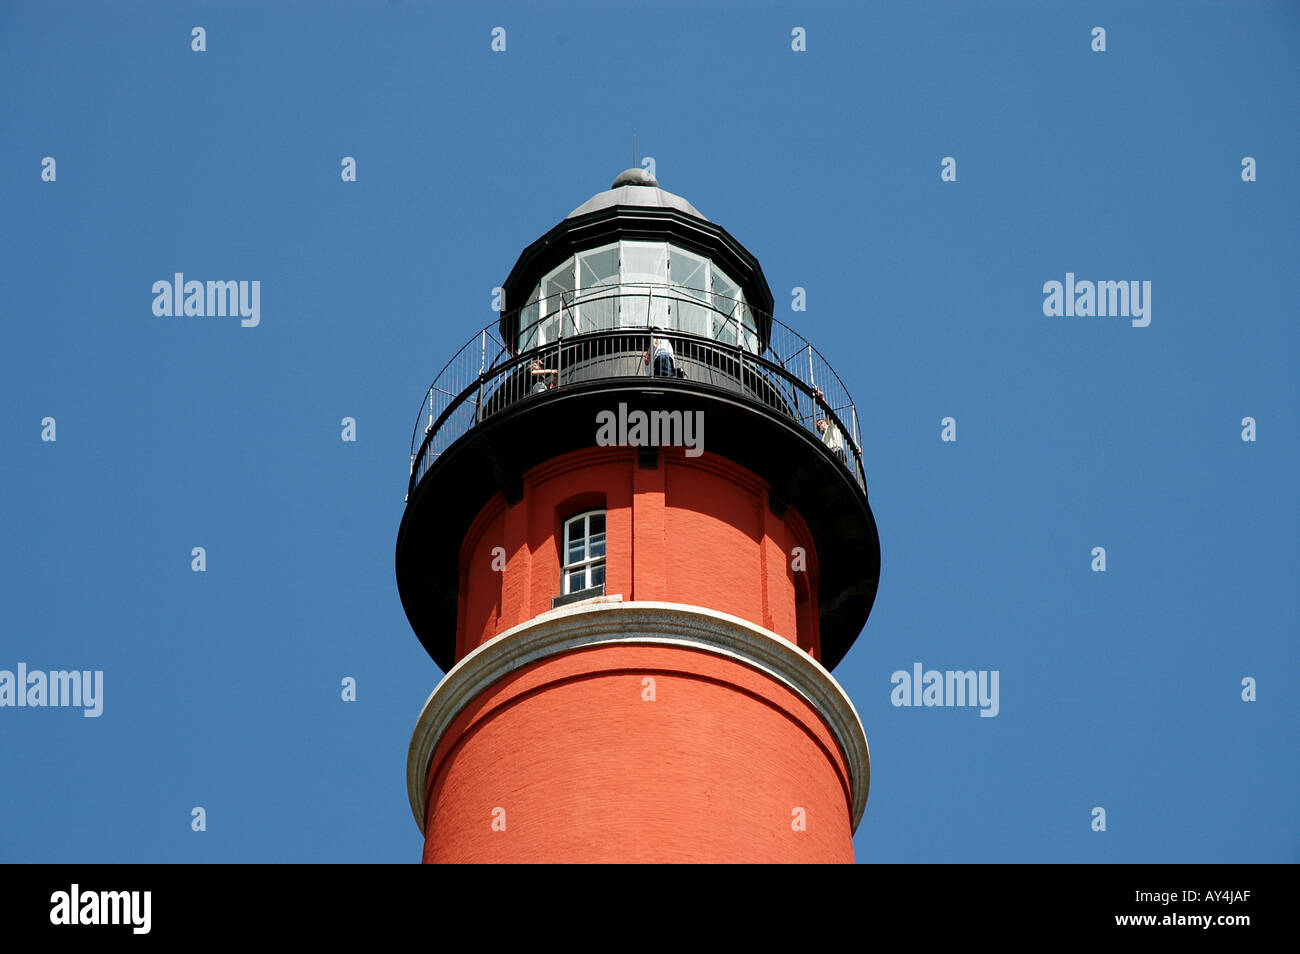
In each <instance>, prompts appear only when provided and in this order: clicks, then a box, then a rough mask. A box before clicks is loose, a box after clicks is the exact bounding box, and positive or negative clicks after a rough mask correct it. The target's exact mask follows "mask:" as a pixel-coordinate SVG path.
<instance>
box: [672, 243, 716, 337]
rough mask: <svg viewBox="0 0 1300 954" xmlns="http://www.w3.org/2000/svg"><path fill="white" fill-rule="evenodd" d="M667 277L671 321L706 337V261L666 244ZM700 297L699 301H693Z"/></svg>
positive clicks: (707, 269)
mask: <svg viewBox="0 0 1300 954" xmlns="http://www.w3.org/2000/svg"><path fill="white" fill-rule="evenodd" d="M668 277H669V280H670V281H671V282H672V284H673V289H672V293H673V298H674V301H673V302H672V305H671V307H670V310H671V311H672V312H674V313H675V315H676V321H674V322H673V324H674V325H675V326H676V328H677V329H678V330H679V331H686V332H689V333H690V334H693V335H700V336H702V337H708V334H709V312H708V308H707V305H708V301H709V262H708V259H705V258H701V257H700V256H698V255H692V254H691V253H690V252H686V251H683V250H682V249H680V248H674V247H672V246H669V247H668ZM695 301H699V302H700V304H698V305H696V304H694V302H695Z"/></svg>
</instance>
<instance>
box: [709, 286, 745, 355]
mask: <svg viewBox="0 0 1300 954" xmlns="http://www.w3.org/2000/svg"><path fill="white" fill-rule="evenodd" d="M740 306H741V301H740V286H738V285H737V284H736V283H735V282H733V281H732V280H731V279H730V278H728V277H727V276H726V275H724V274H723V273H722V272H721V271H719V270H718V269H716V268H715V269H714V270H713V307H714V309H715V310H714V311H713V313H712V315H711V316H710V317H711V318H712V319H713V337H714V338H717V339H718V340H719V341H725V342H726V343H727V344H733V345H734V344H735V343H736V341H737V337H736V336H737V333H738V332H739V330H740V329H739V328H738V327H737V323H738V322H739V320H740Z"/></svg>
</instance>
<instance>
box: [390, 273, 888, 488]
mask: <svg viewBox="0 0 1300 954" xmlns="http://www.w3.org/2000/svg"><path fill="white" fill-rule="evenodd" d="M747 307H748V306H742V305H740V304H739V303H736V302H732V301H730V300H729V299H719V298H718V296H712V295H708V294H707V293H703V292H695V291H693V290H690V289H682V288H678V287H676V286H671V285H635V286H633V285H627V284H623V285H609V286H604V287H600V288H597V289H593V290H589V291H586V292H581V293H575V292H563V293H560V294H559V295H557V296H553V300H550V301H548V300H543V301H542V302H540V303H538V304H537V305H535V306H534V305H533V304H532V303H530V307H529V311H528V315H529V317H530V318H531V317H532V315H533V314H537V313H541V312H549V313H548V314H543V315H542V316H541V317H538V318H537V319H536V320H532V321H530V322H529V323H528V324H526V325H524V326H523V327H522V328H520V330H519V333H518V337H517V339H516V340H517V341H523V342H527V343H528V344H529V345H530V346H527V347H526V348H525V350H521V351H519V350H515V348H513V347H511V345H510V344H507V343H506V342H503V341H502V340H501V338H500V334H499V331H498V327H499V322H497V321H494V322H493V323H492V324H490V325H488V326H487V327H486V328H484V329H483V330H482V331H480V332H478V333H477V334H476V335H474V337H473V338H471V339H470V340H469V341H467V342H465V344H464V345H463V346H462V347H461V349H460V350H459V351H457V352H456V354H455V355H454V356H453V357H452V358H451V360H449V361H448V362H447V364H446V365H445V366H444V367H443V369H442V370H441V371H440V372H439V373H438V375H437V377H436V378H435V379H434V381H433V384H432V385H430V386H429V389H428V391H427V392H426V393H425V397H424V400H423V402H422V404H421V408H420V416H419V417H418V418H417V420H416V425H415V428H414V430H413V432H412V435H411V458H410V481H409V485H408V488H407V493H408V498H409V494H410V492H411V491H413V490H414V489H415V486H416V484H418V483H419V482H420V478H422V477H423V476H424V474H425V472H426V471H427V470H428V469H429V467H430V466H431V465H432V463H433V462H434V461H435V460H436V459H437V458H438V455H439V454H441V453H443V452H444V451H446V450H447V448H449V447H450V446H451V445H452V444H453V443H454V442H455V441H456V440H458V439H459V438H461V437H462V436H464V435H465V434H467V433H468V432H469V431H470V430H472V429H473V428H474V427H475V426H477V425H478V424H480V423H482V422H483V421H485V420H487V419H488V418H490V417H492V416H493V415H494V414H497V413H499V412H500V411H502V410H504V409H505V408H508V407H514V406H515V405H516V404H518V402H521V401H526V400H529V399H531V398H534V397H537V396H541V395H545V394H546V393H548V392H550V391H551V390H552V389H556V388H558V389H564V388H567V387H570V386H573V385H576V384H579V383H582V382H586V381H592V380H597V379H607V378H620V377H622V378H627V377H645V376H647V375H651V376H653V374H654V372H655V371H656V370H658V371H660V372H661V373H662V372H664V371H666V370H667V369H666V368H665V367H664V366H663V365H662V364H661V365H660V366H659V367H658V368H657V369H656V365H655V363H654V361H653V356H652V354H651V338H652V335H653V336H654V337H655V338H660V339H664V340H666V341H667V342H668V343H669V345H670V347H671V350H672V354H673V362H672V365H673V367H672V371H673V376H674V377H675V378H681V379H684V380H685V381H688V382H701V383H706V384H709V385H712V386H714V387H718V388H722V389H724V390H727V391H731V392H733V393H734V394H736V395H738V396H740V397H742V398H744V399H747V400H749V401H751V402H754V403H756V404H758V405H761V406H763V407H764V408H766V409H767V410H769V411H772V412H775V413H778V414H781V415H783V416H785V417H787V418H789V419H790V420H792V421H795V422H796V423H798V424H799V426H801V427H803V428H804V429H805V430H808V431H810V432H811V433H812V434H813V435H814V436H815V437H817V438H818V439H820V440H821V441H822V442H823V443H824V444H825V445H826V446H827V447H828V448H829V449H830V450H831V452H832V455H833V456H834V457H835V458H836V459H838V460H839V461H840V463H841V464H842V465H843V466H844V467H845V469H847V470H848V471H849V473H850V474H851V475H852V476H853V479H854V480H855V481H856V482H857V484H858V486H859V487H862V488H863V489H864V490H865V489H866V480H865V477H864V472H863V466H862V441H861V436H860V433H859V424H858V415H857V409H856V407H855V406H854V404H853V401H852V399H851V398H850V397H849V394H848V391H847V389H846V388H845V387H844V383H843V382H842V381H841V380H840V378H839V375H838V374H836V373H835V371H834V369H833V368H831V366H830V364H829V363H828V362H827V361H826V359H825V358H824V357H823V356H822V354H821V353H820V352H819V351H818V350H817V349H816V348H814V347H813V346H812V345H811V344H809V343H808V342H807V341H806V340H804V338H803V337H802V336H800V335H799V334H798V332H796V331H794V330H793V329H792V328H790V327H788V326H786V325H784V324H782V323H781V322H779V321H777V320H776V319H772V322H771V334H770V336H769V339H768V341H767V342H766V344H764V345H763V346H762V347H761V348H760V346H759V344H760V343H759V340H758V337H757V334H756V333H755V331H754V330H753V326H752V324H751V323H750V321H748V320H745V318H746V317H747V315H745V316H744V317H742V314H743V313H742V308H746V309H747ZM681 324H685V325H688V326H690V327H693V328H695V329H696V332H698V333H692V332H688V331H682V330H676V329H675V328H674V327H672V326H673V325H679V326H680V325H681ZM652 325H657V326H658V327H659V328H660V329H662V330H659V331H653V332H652V331H651V326H652ZM660 380H661V381H662V379H660Z"/></svg>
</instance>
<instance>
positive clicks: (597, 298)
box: [396, 169, 880, 862]
mask: <svg viewBox="0 0 1300 954" xmlns="http://www.w3.org/2000/svg"><path fill="white" fill-rule="evenodd" d="M503 287H504V302H505V307H504V308H503V310H502V311H501V315H500V320H499V321H496V322H493V323H492V324H491V325H490V326H488V327H487V328H484V329H482V330H481V331H478V332H476V333H474V335H473V336H472V337H471V338H470V339H469V341H468V342H467V343H466V344H465V345H464V347H463V348H461V350H460V351H459V352H458V353H457V354H456V355H455V356H454V357H453V358H452V359H451V360H450V361H448V362H447V365H446V366H445V367H444V368H443V369H442V371H441V372H440V373H439V374H438V376H437V378H436V379H435V380H434V382H433V384H432V386H431V387H430V388H429V391H428V393H427V394H426V395H425V398H424V402H423V404H422V407H421V411H420V416H419V420H418V422H417V424H416V428H415V433H414V435H413V438H412V445H411V477H410V485H409V488H408V493H407V504H406V510H405V513H404V515H403V517H402V522H401V528H400V530H399V531H398V538H397V557H396V565H397V583H398V589H399V592H400V594H401V599H402V605H403V607H404V608H405V610H406V615H407V618H408V619H409V620H410V622H411V626H412V628H413V629H414V631H415V633H416V635H417V636H418V637H419V639H420V642H421V643H422V644H423V645H424V647H425V648H426V649H427V650H428V652H429V655H430V656H432V657H433V660H434V662H436V663H437V664H438V665H439V666H440V667H441V668H442V669H443V670H445V671H446V676H445V677H444V678H443V679H442V681H441V682H440V683H439V684H438V685H437V687H436V688H435V689H434V690H433V693H432V695H430V697H429V700H428V702H427V703H426V704H425V706H424V709H423V711H422V712H421V714H420V717H419V720H418V722H417V723H416V727H415V733H414V736H413V737H412V739H411V746H410V754H409V757H408V760H407V788H408V794H409V797H410V803H411V808H412V810H413V811H414V814H415V820H416V823H417V824H418V825H419V826H420V830H421V832H422V833H423V835H424V860H425V861H426V862H851V861H852V860H853V843H852V836H853V832H854V830H855V829H856V827H857V825H858V823H859V821H860V819H861V817H862V813H863V809H864V807H865V805H866V800H867V789H868V784H869V781H870V759H869V756H868V751H867V740H866V736H865V734H864V732H863V728H862V724H861V722H860V721H859V719H858V716H857V713H856V711H855V710H854V708H853V704H852V703H851V702H850V701H849V699H848V697H847V695H846V694H845V693H844V691H843V689H841V688H840V685H839V684H838V683H837V682H836V681H835V679H834V678H833V677H832V676H831V673H830V670H831V669H833V668H834V667H835V665H836V664H837V663H838V662H839V661H840V660H841V659H842V658H843V657H844V654H845V653H846V652H847V651H848V649H849V647H850V646H851V645H852V643H853V640H854V639H855V638H856V637H857V635H858V633H859V632H860V631H861V630H862V628H863V626H864V624H865V623H866V620H867V616H868V614H869V613H870V611H871V605H872V602H873V600H874V599H875V594H876V585H877V580H878V577H879V572H880V543H879V538H878V536H877V532H876V525H875V520H874V519H873V517H872V513H871V508H870V507H869V506H868V504H867V488H866V480H865V476H864V472H863V467H862V451H861V441H860V437H859V422H858V417H857V412H856V409H855V407H854V405H853V402H852V400H851V398H850V397H849V394H848V392H847V391H846V390H845V388H844V385H843V384H842V383H841V381H840V379H839V377H838V376H837V375H836V373H835V371H834V370H833V369H832V368H831V366H830V364H829V363H828V362H827V361H826V359H825V358H824V357H823V356H822V354H821V352H819V351H818V350H817V349H816V348H815V347H814V346H813V345H812V344H810V343H809V342H807V341H805V340H804V339H803V338H802V337H801V336H800V335H799V334H798V333H797V332H796V331H794V330H793V329H791V328H789V327H786V326H785V325H783V324H781V323H780V322H778V321H777V320H776V319H775V318H773V316H772V304H773V300H772V293H771V290H770V289H769V288H768V284H767V280H766V279H765V278H764V276H763V271H762V269H761V268H760V266H759V263H758V261H757V259H755V258H754V256H753V255H751V254H750V253H749V252H748V251H747V250H746V249H745V247H744V246H742V245H741V244H740V243H739V242H737V241H736V239H734V238H733V237H732V236H731V235H730V234H729V233H728V232H727V230H726V229H724V228H722V227H721V226H719V225H717V224H715V223H713V222H711V221H709V220H708V219H707V218H705V217H704V215H702V214H701V213H700V212H699V211H698V210H696V208H695V207H694V206H693V205H691V203H689V202H687V201H686V200H685V199H683V198H681V197H680V196H677V195H673V194H672V193H669V192H666V191H664V190H663V189H661V188H659V184H658V182H657V181H656V180H655V179H654V177H653V176H651V175H649V174H648V173H646V172H645V171H644V170H641V169H629V170H628V171H626V172H624V173H623V174H622V175H620V176H619V177H618V178H617V179H615V180H614V183H613V186H612V188H610V189H609V190H607V191H604V192H601V193H599V194H597V195H595V196H593V197H592V198H591V199H589V200H588V201H587V202H585V203H583V204H582V205H580V206H579V207H578V208H577V209H575V210H574V211H573V212H572V213H570V214H569V216H568V217H567V218H565V219H564V220H563V221H562V222H560V223H559V224H558V225H556V226H555V227H554V228H552V229H551V230H550V231H549V232H547V233H546V234H545V235H543V236H542V237H541V238H539V239H538V240H537V241H535V242H534V243H533V244H532V245H530V246H528V247H527V248H526V249H524V251H523V253H522V254H521V255H520V256H519V260H518V261H517V262H516V263H515V265H514V268H513V269H512V270H511V271H510V275H509V277H508V278H507V279H506V281H505V284H504V286H503Z"/></svg>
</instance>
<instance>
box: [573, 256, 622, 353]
mask: <svg viewBox="0 0 1300 954" xmlns="http://www.w3.org/2000/svg"><path fill="white" fill-rule="evenodd" d="M578 288H579V290H580V293H579V299H578V300H579V301H582V299H583V298H587V299H591V300H588V301H586V302H585V303H584V304H582V305H580V306H579V309H578V310H579V312H580V318H579V322H578V330H579V331H604V330H607V329H609V328H613V327H614V326H615V325H616V324H617V322H616V321H615V317H616V314H617V307H618V299H617V298H616V297H614V296H615V295H616V294H617V292H618V243H617V242H615V243H614V244H613V245H607V246H605V247H604V248H598V249H593V250H592V251H590V252H583V253H582V254H581V255H579V256H578Z"/></svg>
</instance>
